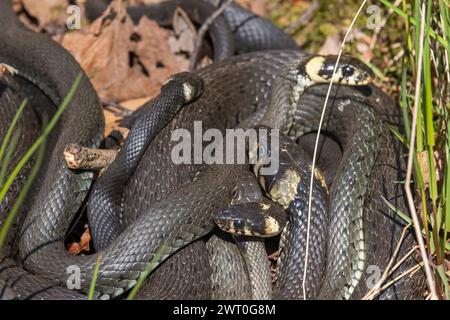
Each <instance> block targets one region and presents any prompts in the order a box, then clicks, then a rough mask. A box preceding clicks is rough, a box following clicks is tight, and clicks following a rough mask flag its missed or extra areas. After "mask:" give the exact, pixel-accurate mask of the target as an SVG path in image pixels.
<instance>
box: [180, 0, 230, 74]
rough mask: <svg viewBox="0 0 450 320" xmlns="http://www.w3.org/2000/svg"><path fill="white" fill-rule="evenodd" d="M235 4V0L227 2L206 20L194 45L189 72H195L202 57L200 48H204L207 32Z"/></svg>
mask: <svg viewBox="0 0 450 320" xmlns="http://www.w3.org/2000/svg"><path fill="white" fill-rule="evenodd" d="M232 2H233V0H227V1H226V2H224V3H223V4H221V5H220V7H219V8H218V9H217V10H216V11H214V13H213V14H211V16H209V18H208V19H206V21H205V23H203V25H202V26H201V27H200V29H199V30H198V35H197V39H196V40H195V44H194V51H193V52H192V55H191V58H190V60H189V70H190V71H193V70H195V67H196V66H197V62H198V56H199V55H200V48H201V47H202V43H203V39H204V38H205V35H206V32H207V31H208V29H209V26H210V25H211V24H212V23H213V22H214V20H216V19H217V18H218V17H219V16H220V15H221V14H222V13H223V12H224V10H225V9H226V8H227V7H228V6H229V5H230V4H231V3H232Z"/></svg>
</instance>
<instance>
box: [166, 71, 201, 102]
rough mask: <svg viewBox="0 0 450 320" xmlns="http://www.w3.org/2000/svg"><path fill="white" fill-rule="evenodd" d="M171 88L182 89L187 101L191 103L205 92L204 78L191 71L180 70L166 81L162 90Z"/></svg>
mask: <svg viewBox="0 0 450 320" xmlns="http://www.w3.org/2000/svg"><path fill="white" fill-rule="evenodd" d="M169 90H182V93H183V97H184V99H185V103H189V102H192V101H194V100H195V99H197V98H198V97H200V95H201V94H202V93H203V79H202V78H201V77H200V76H198V75H196V74H194V73H191V72H180V73H177V74H175V75H173V76H171V77H170V78H168V79H167V80H166V81H165V82H164V84H163V87H162V88H161V91H169Z"/></svg>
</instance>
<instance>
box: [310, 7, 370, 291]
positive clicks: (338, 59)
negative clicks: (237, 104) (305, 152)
mask: <svg viewBox="0 0 450 320" xmlns="http://www.w3.org/2000/svg"><path fill="white" fill-rule="evenodd" d="M366 3H367V0H364V1H363V3H362V4H361V6H360V7H359V9H358V12H356V15H355V17H354V18H353V20H352V22H351V24H350V26H349V27H348V30H347V32H346V34H345V36H344V39H343V40H342V43H341V47H340V49H339V54H338V56H337V59H336V64H335V66H334V70H333V75H332V77H331V79H334V77H335V75H336V71H337V66H338V64H339V61H340V60H341V55H342V51H343V50H344V45H345V43H346V41H347V38H348V35H349V34H350V31H351V30H352V29H353V26H354V24H355V22H356V19H357V18H358V16H359V14H360V13H361V10H362V9H363V8H364V6H365V5H366ZM332 86H333V82H332V81H331V82H330V85H329V86H328V92H327V95H326V97H325V102H324V104H323V109H322V114H321V116H320V122H319V127H318V130H317V136H316V142H315V144H314V154H313V159H312V166H311V172H314V171H315V166H316V156H317V150H318V147H319V138H320V132H321V130H322V126H323V120H324V118H325V112H326V108H327V104H328V99H329V97H330V93H331V87H332ZM313 185H314V175H313V174H311V180H310V183H309V199H308V223H307V227H306V253H305V263H304V270H303V281H302V290H303V299H304V300H306V288H305V287H306V273H307V272H306V271H307V269H308V258H309V254H308V253H309V238H310V227H311V204H312V190H313Z"/></svg>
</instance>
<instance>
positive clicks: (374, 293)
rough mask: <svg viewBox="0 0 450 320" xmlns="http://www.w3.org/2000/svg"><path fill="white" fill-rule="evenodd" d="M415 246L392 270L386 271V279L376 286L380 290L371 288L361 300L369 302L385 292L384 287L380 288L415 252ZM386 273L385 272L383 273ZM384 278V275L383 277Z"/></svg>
mask: <svg viewBox="0 0 450 320" xmlns="http://www.w3.org/2000/svg"><path fill="white" fill-rule="evenodd" d="M417 248H418V247H417V246H414V247H413V248H411V250H409V251H408V252H407V253H406V254H405V255H404V256H403V257H402V258H401V259H400V261H399V262H397V264H396V265H394V266H393V267H392V268H390V269H386V271H388V272H387V274H386V277H385V278H384V279H382V281H381V280H380V281H379V282H378V283H377V285H378V284H380V288H372V289H371V290H370V291H369V292H368V293H367V294H366V295H365V296H364V297H363V298H362V300H371V299H373V298H374V297H375V296H377V295H378V294H380V293H381V292H382V291H384V290H386V289H385V288H386V286H383V287H381V285H382V284H383V283H384V282H385V281H386V279H387V278H388V277H390V276H391V275H392V274H393V273H394V272H395V271H397V269H398V268H399V267H400V266H401V265H402V264H403V263H404V262H405V261H406V259H408V258H409V257H410V256H411V255H412V254H413V253H414V252H415V251H416V250H417ZM385 273H386V272H385ZM383 277H384V275H383Z"/></svg>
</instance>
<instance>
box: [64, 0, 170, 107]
mask: <svg viewBox="0 0 450 320" xmlns="http://www.w3.org/2000/svg"><path fill="white" fill-rule="evenodd" d="M167 39H168V31H166V30H164V29H162V28H160V27H159V26H158V25H157V24H156V23H155V22H153V21H150V20H149V19H147V18H146V17H144V18H142V19H141V21H140V23H139V25H138V26H135V25H133V22H132V20H131V19H130V17H129V16H128V15H127V13H126V10H125V5H124V4H123V3H122V2H120V1H119V2H113V3H111V5H110V6H109V8H108V9H107V10H106V11H105V12H104V14H103V15H102V17H100V18H98V19H97V20H96V21H95V22H94V23H93V24H92V25H91V26H89V27H88V28H86V29H85V30H81V31H76V32H71V33H68V34H66V35H65V37H64V39H63V41H62V44H63V46H64V47H65V48H66V49H68V50H69V51H70V52H72V53H73V55H74V56H75V58H76V59H77V60H78V62H79V63H80V64H81V66H82V67H83V69H84V70H85V72H86V73H87V74H88V76H89V78H90V79H91V81H92V83H93V84H94V87H95V88H96V90H97V92H98V94H99V96H100V97H101V99H102V100H103V101H105V102H110V101H124V100H129V99H136V98H141V97H147V96H155V95H156V94H158V92H159V88H160V86H161V85H162V83H163V82H164V80H165V79H167V78H168V77H169V76H170V75H171V74H173V73H176V72H178V71H179V69H178V67H177V65H176V60H175V58H174V56H173V54H171V52H170V50H169V47H168V44H167Z"/></svg>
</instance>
